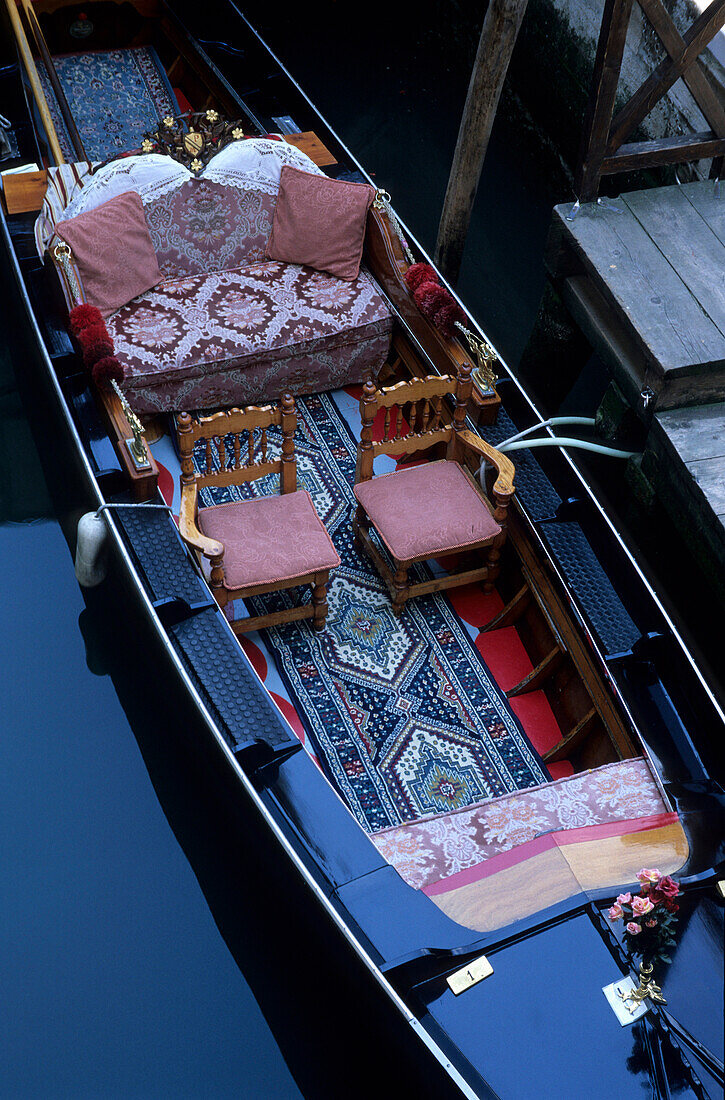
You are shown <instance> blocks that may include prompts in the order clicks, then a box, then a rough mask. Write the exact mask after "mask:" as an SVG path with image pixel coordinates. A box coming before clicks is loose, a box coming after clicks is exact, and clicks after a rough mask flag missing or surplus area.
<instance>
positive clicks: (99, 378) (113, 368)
mask: <svg viewBox="0 0 725 1100" xmlns="http://www.w3.org/2000/svg"><path fill="white" fill-rule="evenodd" d="M91 376H92V378H93V381H94V382H95V383H96V385H97V386H104V385H107V384H108V383H109V382H110V381H111V380H114V381H116V382H118V383H119V384H120V383H121V382H123V380H124V378H125V377H126V372H125V370H124V369H123V367H122V366H121V364H120V363H119V361H118V359H117V358H116V356H115V355H106V356H104V357H103V359H98V360H97V361H96V362H95V363H94V364H93V368H92V370H91Z"/></svg>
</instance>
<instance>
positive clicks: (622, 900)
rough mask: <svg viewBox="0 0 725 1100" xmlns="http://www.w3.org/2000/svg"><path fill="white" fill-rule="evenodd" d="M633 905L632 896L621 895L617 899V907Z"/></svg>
mask: <svg viewBox="0 0 725 1100" xmlns="http://www.w3.org/2000/svg"><path fill="white" fill-rule="evenodd" d="M631 904H632V895H631V894H620V895H619V897H618V898H617V905H631Z"/></svg>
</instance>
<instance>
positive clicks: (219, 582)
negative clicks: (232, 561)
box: [209, 554, 229, 607]
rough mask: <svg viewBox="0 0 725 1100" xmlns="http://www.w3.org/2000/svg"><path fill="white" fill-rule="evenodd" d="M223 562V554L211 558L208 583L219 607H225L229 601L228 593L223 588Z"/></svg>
mask: <svg viewBox="0 0 725 1100" xmlns="http://www.w3.org/2000/svg"><path fill="white" fill-rule="evenodd" d="M223 561H224V555H223V554H220V555H219V557H218V558H211V578H210V581H209V584H210V587H211V594H212V596H213V597H214V599H215V600H216V602H217V603H218V604H219V606H220V607H226V605H227V602H228V600H229V593H228V592H227V590H226V588H225V587H224V568H223V565H222V562H223Z"/></svg>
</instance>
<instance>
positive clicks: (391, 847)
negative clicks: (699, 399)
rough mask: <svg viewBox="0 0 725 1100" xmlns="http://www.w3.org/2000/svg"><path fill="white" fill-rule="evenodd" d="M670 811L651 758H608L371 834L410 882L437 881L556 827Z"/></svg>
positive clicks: (420, 884) (421, 886)
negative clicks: (584, 768)
mask: <svg viewBox="0 0 725 1100" xmlns="http://www.w3.org/2000/svg"><path fill="white" fill-rule="evenodd" d="M666 812H667V807H666V806H665V804H664V802H663V800H662V795H661V794H660V790H659V787H658V786H657V783H656V782H655V780H654V778H653V776H652V773H651V771H650V768H649V765H648V763H647V761H646V760H645V759H644V758H642V757H638V758H636V759H634V760H621V761H618V762H617V763H614V764H605V765H603V766H602V767H600V768H595V769H594V770H593V771H586V772H582V773H580V774H578V775H573V776H569V777H567V778H566V779H560V780H558V781H557V782H555V783H547V784H545V785H543V786H540V787H533V788H530V789H529V790H526V791H517V792H516V793H515V794H511V795H503V796H502V797H501V798H492V799H490V800H489V801H488V802H480V803H478V804H477V805H475V806H467V807H466V808H465V809H463V810H457V811H455V812H454V813H449V814H431V815H430V816H428V817H426V818H421V819H420V820H419V821H413V822H408V823H406V824H404V825H398V826H395V827H394V828H391V829H383V830H381V831H380V832H378V833H375V834H374V835H373V836H372V837H371V840H372V841H373V843H374V844H375V846H376V848H377V849H378V851H379V852H380V853H381V855H382V856H383V857H384V858H385V859H386V860H387V861H388V862H389V863H391V864H392V865H393V867H395V868H396V870H397V871H398V873H399V874H400V875H401V876H402V877H403V878H404V879H405V881H406V882H407V883H408V885H409V886H413V887H415V889H417V890H420V889H426V888H428V887H430V886H432V885H433V884H434V883H437V882H440V881H442V880H444V879H447V878H449V877H450V876H452V875H457V874H460V873H461V872H462V871H465V870H468V869H471V868H474V867H477V866H478V865H479V864H482V863H484V862H485V861H486V860H489V859H492V858H493V857H495V856H498V855H501V854H502V853H503V852H509V851H511V850H512V849H513V848H516V847H517V846H519V845H524V844H527V843H529V842H531V841H533V840H534V839H535V838H537V837H540V836H543V835H545V834H547V833H550V832H552V831H555V830H567V829H581V828H584V827H586V826H592V825H604V824H611V823H613V822H619V821H632V820H635V819H638V818H645V817H651V816H655V815H658V814H664V813H666Z"/></svg>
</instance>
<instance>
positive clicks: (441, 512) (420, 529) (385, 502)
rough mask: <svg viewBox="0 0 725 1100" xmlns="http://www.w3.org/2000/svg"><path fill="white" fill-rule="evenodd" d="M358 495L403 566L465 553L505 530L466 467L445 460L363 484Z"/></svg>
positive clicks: (413, 467)
mask: <svg viewBox="0 0 725 1100" xmlns="http://www.w3.org/2000/svg"><path fill="white" fill-rule="evenodd" d="M355 496H356V497H357V499H358V501H359V503H360V504H361V505H362V507H363V508H364V509H365V511H366V513H367V515H368V516H369V518H370V520H371V522H372V523H373V525H374V527H375V528H376V529H377V531H378V534H379V535H380V537H381V538H382V540H383V542H384V543H385V545H386V546H387V548H388V550H389V551H390V553H391V554H392V555H393V557H394V558H397V559H398V561H410V560H411V559H413V558H422V557H424V556H425V557H429V558H432V557H436V556H438V555H440V554H446V553H450V552H452V551H454V550H463V549H465V548H466V547H467V546H472V545H474V544H475V543H477V542H481V541H482V540H484V539H492V538H494V537H495V536H496V535H498V534H499V532H500V531H501V528H500V527H499V525H498V524H497V523H496V521H495V519H494V518H493V516H492V515H491V513H490V512H489V510H488V508H487V507H486V504H485V503H484V501H483V498H482V497H481V494H480V493H479V492H478V490H477V489H476V487H475V486H474V485H473V484H472V483H471V481H470V480H469V477H468V475H467V474H466V473H465V471H464V470H463V468H462V467H461V466H459V464H458V463H457V462H447V461H446V460H445V459H444V460H442V461H441V462H426V463H423V464H422V465H421V466H409V467H407V468H406V469H401V470H395V471H394V472H393V473H391V474H382V475H381V476H380V477H374V478H373V479H372V481H361V482H360V483H359V484H358V485H356V486H355Z"/></svg>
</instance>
